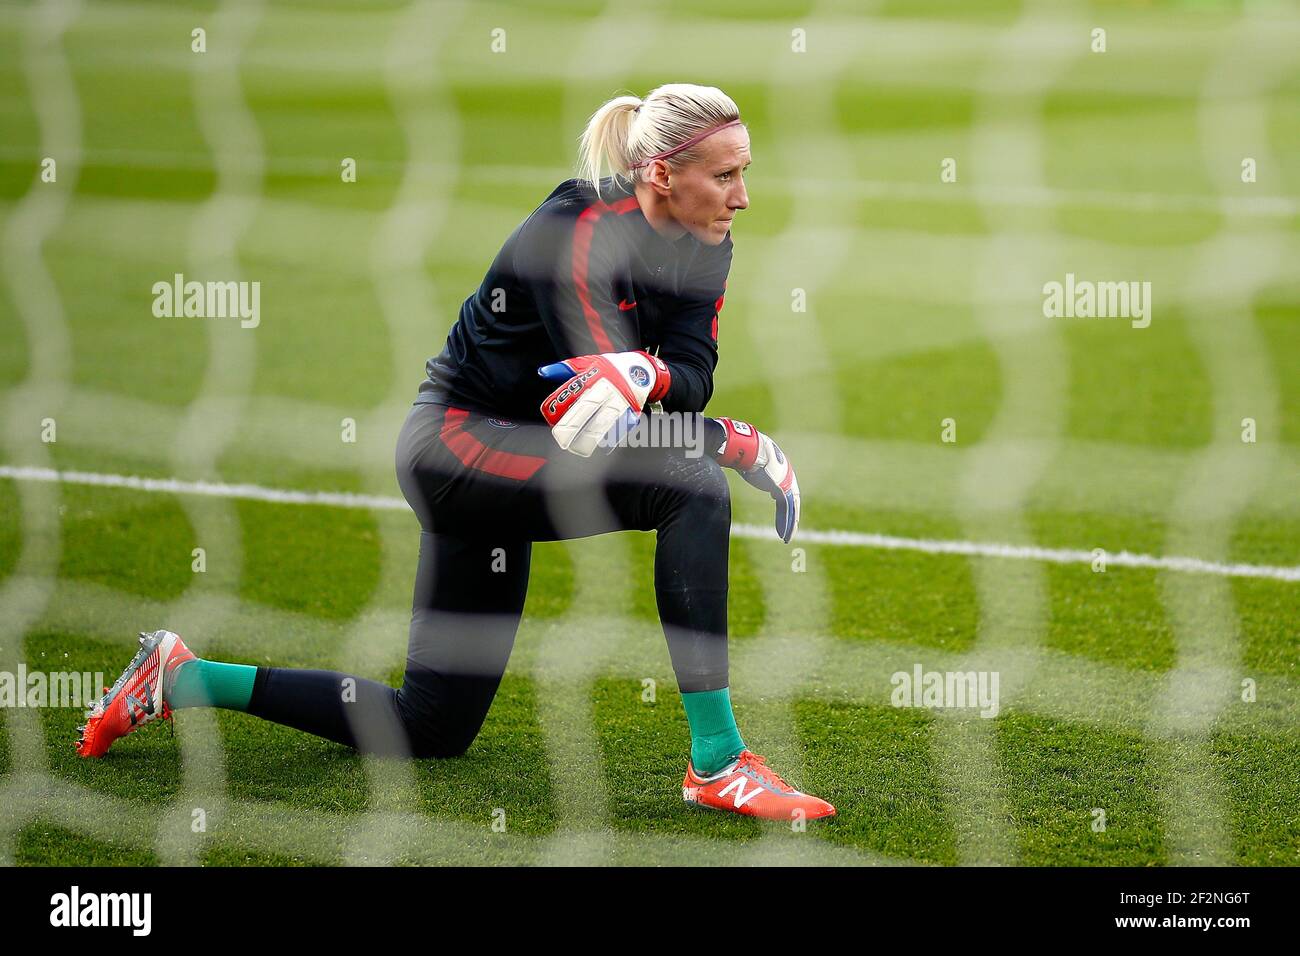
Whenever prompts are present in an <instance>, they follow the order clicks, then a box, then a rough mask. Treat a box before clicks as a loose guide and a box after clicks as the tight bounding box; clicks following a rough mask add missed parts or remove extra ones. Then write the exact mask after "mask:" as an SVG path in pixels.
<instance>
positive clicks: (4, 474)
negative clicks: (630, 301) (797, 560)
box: [0, 465, 1300, 581]
mask: <svg viewBox="0 0 1300 956" xmlns="http://www.w3.org/2000/svg"><path fill="white" fill-rule="evenodd" d="M3 478H9V479H12V480H13V481H42V482H58V483H61V484H68V485H96V486H99V487H103V488H130V489H132V490H134V491H146V492H159V493H162V494H175V495H207V496H209V497H213V498H237V499H240V500H244V501H269V502H273V503H275V504H285V505H326V506H329V507H334V508H361V509H365V510H374V511H409V510H410V506H409V505H408V504H407V503H406V501H405V500H404V499H402V498H396V497H389V496H386V495H360V494H354V493H352V492H350V491H293V490H290V489H287V488H267V487H264V486H262V485H251V484H227V483H225V482H218V481H181V480H180V479H177V478H139V477H136V476H134V475H105V474H100V473H98V472H91V471H58V470H56V469H54V468H33V467H26V466H15V465H0V479H3ZM731 532H732V534H734V535H736V536H737V537H740V538H755V539H758V540H763V541H769V540H773V537H774V532H773V531H772V529H771V528H769V527H767V526H759V525H752V524H733V525H732V526H731ZM798 541H799V543H800V544H828V545H835V546H839V547H852V548H879V549H883V550H886V551H920V552H923V553H925V554H959V555H964V556H966V557H976V558H1005V559H1008V560H1013V561H1047V562H1050V563H1052V564H1088V565H1091V564H1092V563H1093V561H1094V560H1096V555H1095V554H1094V553H1093V552H1092V551H1085V550H1082V549H1078V548H1041V547H1037V546H1035V545H1023V544H999V543H997V542H984V541H945V540H942V539H937V538H900V537H897V536H895V535H888V534H872V533H870V532H864V531H813V530H810V529H801V530H800V531H799V533H798ZM1105 562H1106V566H1107V567H1112V566H1113V567H1121V568H1156V569H1158V570H1161V571H1181V572H1184V573H1186V574H1213V575H1218V576H1219V577H1225V578H1270V579H1272V580H1275V581H1300V566H1296V567H1287V566H1278V565H1270V564H1243V563H1237V564H1227V563H1224V562H1220V561H1205V560H1202V559H1201V558H1186V557H1179V556H1177V555H1171V556H1168V557H1160V556H1158V555H1154V554H1134V553H1133V552H1131V551H1114V552H1110V551H1107V552H1106V553H1105Z"/></svg>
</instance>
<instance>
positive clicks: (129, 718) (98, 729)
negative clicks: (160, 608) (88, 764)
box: [77, 631, 197, 757]
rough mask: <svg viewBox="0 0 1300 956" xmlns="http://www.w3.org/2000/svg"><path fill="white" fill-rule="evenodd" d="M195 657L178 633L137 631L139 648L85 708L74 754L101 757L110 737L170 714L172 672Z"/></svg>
mask: <svg viewBox="0 0 1300 956" xmlns="http://www.w3.org/2000/svg"><path fill="white" fill-rule="evenodd" d="M192 660H197V658H196V657H195V656H194V653H193V652H192V651H191V650H190V649H189V648H188V647H186V646H185V642H184V641H182V640H181V638H180V635H179V634H173V633H172V632H171V631H154V632H153V633H152V634H146V633H145V632H143V631H141V632H140V650H139V651H138V652H137V653H136V655H135V659H134V660H133V661H131V663H130V664H128V665H127V666H126V670H124V671H123V672H122V676H121V677H119V678H118V679H117V683H115V684H114V685H113V686H112V687H110V688H108V689H107V690H106V692H105V694H104V696H103V697H101V698H100V699H99V700H97V701H95V704H94V706H93V707H91V709H90V710H88V711H87V712H86V718H87V720H86V723H85V726H83V727H78V728H77V729H78V730H79V731H81V739H79V740H78V741H77V755H78V756H81V757H102V756H104V754H106V753H108V748H109V747H111V746H112V745H113V741H115V740H117V738H119V737H124V736H126V735H127V734H129V733H131V732H132V731H134V730H135V729H136V728H138V727H142V726H144V725H145V724H147V723H149V721H151V720H154V719H155V718H157V717H161V718H162V719H163V720H166V719H167V718H168V717H170V716H171V715H172V710H171V707H169V706H168V704H167V701H166V699H165V694H164V684H165V685H166V686H170V685H171V682H172V673H173V672H174V671H175V670H176V668H178V667H180V666H181V665H182V664H184V663H185V662H186V661H192Z"/></svg>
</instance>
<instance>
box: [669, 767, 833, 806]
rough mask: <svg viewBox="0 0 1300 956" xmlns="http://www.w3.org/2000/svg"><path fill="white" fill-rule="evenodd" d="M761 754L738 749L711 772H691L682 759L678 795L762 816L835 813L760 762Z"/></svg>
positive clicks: (688, 801) (685, 798)
mask: <svg viewBox="0 0 1300 956" xmlns="http://www.w3.org/2000/svg"><path fill="white" fill-rule="evenodd" d="M764 759H765V758H763V757H760V756H759V755H758V754H756V753H754V752H753V751H750V750H742V751H741V752H740V756H739V757H737V758H736V759H735V761H734V762H733V763H732V764H730V765H729V766H727V767H724V768H723V769H722V770H719V771H718V772H717V773H715V774H712V775H711V776H707V777H705V776H701V775H699V774H697V773H696V772H695V768H694V767H693V766H692V765H691V763H690V761H687V762H686V779H685V780H684V781H682V799H683V800H685V801H686V802H687V803H689V804H693V805H694V806H697V807H708V808H709V809H711V810H727V811H730V812H731V813H741V814H744V815H745V816H750V817H762V818H763V819H765V820H793V819H795V818H796V817H797V815H798V812H799V811H800V810H802V811H803V814H804V815H803V819H805V820H816V819H819V818H821V817H833V816H835V808H834V807H833V806H831V805H830V804H829V803H827V802H826V801H825V800H823V799H821V798H820V797H812V796H809V795H808V794H806V793H800V792H799V791H798V790H796V789H795V788H794V787H792V786H790V785H789V784H788V783H786V782H785V781H784V780H782V779H781V778H780V777H779V776H777V773H776V771H774V770H773V769H772V768H771V767H769V766H768V765H767V764H766V763H765V762H764Z"/></svg>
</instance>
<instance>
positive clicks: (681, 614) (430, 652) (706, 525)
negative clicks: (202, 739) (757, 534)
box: [249, 404, 731, 757]
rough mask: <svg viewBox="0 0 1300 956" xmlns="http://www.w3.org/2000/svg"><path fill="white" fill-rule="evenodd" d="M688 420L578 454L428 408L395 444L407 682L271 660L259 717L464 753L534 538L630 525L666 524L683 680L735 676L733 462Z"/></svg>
mask: <svg viewBox="0 0 1300 956" xmlns="http://www.w3.org/2000/svg"><path fill="white" fill-rule="evenodd" d="M658 421H661V422H662V421H664V419H658ZM678 423H680V424H681V425H682V427H681V428H679V429H676V430H669V429H653V428H651V427H649V426H652V425H653V424H655V423H654V422H652V421H649V420H648V417H647V418H646V419H643V427H642V429H641V431H640V432H639V433H638V434H639V435H641V436H649V435H655V436H657V437H658V438H659V439H661V441H659V442H658V444H657V446H653V447H652V446H650V443H649V442H648V440H647V439H645V438H643V440H642V441H641V442H639V443H638V442H637V439H636V438H635V437H634V438H633V439H632V440H631V443H632V444H635V445H637V446H636V447H621V448H617V449H615V450H614V451H613V452H612V453H606V452H605V450H603V449H599V448H598V449H597V450H596V453H595V454H594V455H593V456H592V457H591V458H580V457H578V456H576V455H574V454H571V453H570V452H567V451H564V450H562V449H561V448H560V447H559V446H558V445H557V444H556V443H555V440H554V438H553V437H552V436H551V433H550V430H549V428H547V427H546V426H545V425H544V424H540V423H531V422H514V421H504V420H502V419H497V418H492V417H489V416H486V415H482V414H478V413H475V412H471V411H467V410H465V409H460V408H454V407H450V406H447V405H438V404H424V405H416V406H415V407H414V408H413V409H412V410H411V412H410V414H409V415H408V416H407V419H406V422H405V424H404V425H403V427H402V431H401V434H400V435H399V437H398V441H397V454H396V465H397V478H398V483H399V485H400V486H401V489H402V492H403V494H404V495H405V496H406V499H407V501H408V502H409V503H410V505H411V508H412V510H413V511H414V512H415V514H416V516H417V517H418V518H419V521H420V525H421V527H422V530H421V532H420V558H419V565H418V567H417V569H416V575H415V595H414V599H413V602H412V612H411V629H410V642H409V647H408V651H407V659H406V673H405V676H404V679H403V681H402V686H401V687H400V688H398V689H396V690H394V689H393V688H392V687H389V686H387V685H386V684H380V683H377V682H375V681H370V680H366V679H365V678H359V677H353V676H350V675H346V674H340V673H337V672H333V671H311V670H295V669H287V668H275V667H265V668H258V675H257V681H256V684H255V686H254V690H253V696H252V700H251V702H250V705H249V712H250V713H253V714H256V715H257V716H259V717H263V718H266V719H268V720H273V721H276V722H277V723H281V724H286V725H288V726H291V727H296V728H298V729H300V730H304V731H307V732H309V733H313V734H317V735H319V736H322V737H326V738H328V739H330V740H335V741H338V742H340V743H343V744H347V745H348V746H352V747H355V748H357V749H358V750H359V751H362V752H365V753H373V754H381V755H396V756H414V757H451V756H458V755H460V754H462V753H464V752H465V750H466V749H467V748H468V747H469V745H470V744H471V743H472V742H473V740H474V738H475V737H476V736H477V735H478V732H479V729H480V728H481V727H482V725H483V720H484V718H485V717H486V716H487V712H488V708H489V707H490V706H491V703H492V699H493V697H494V696H495V694H496V691H497V688H498V686H499V685H500V683H501V677H502V674H503V673H504V672H505V668H506V663H507V661H508V660H509V657H510V651H511V649H512V648H513V646H514V640H515V634H516V632H517V630H518V627H519V620H520V616H521V615H522V613H523V607H524V599H525V597H526V595H527V591H528V573H529V567H530V562H531V556H532V542H534V541H556V540H564V539H571V538H581V537H587V536H590V535H595V534H603V533H606V532H610V531H623V530H640V531H654V532H656V535H657V540H656V547H655V566H654V584H655V595H656V601H657V603H658V608H659V615H660V619H661V621H662V623H663V627H664V634H665V637H666V638H667V641H668V649H669V654H670V657H671V660H672V664H673V670H674V673H675V674H676V676H677V681H678V685H679V687H680V688H681V690H682V691H683V692H692V691H702V690H715V689H718V688H721V687H725V686H727V572H728V569H727V549H728V540H729V535H730V529H731V500H730V497H729V494H728V488H727V481H726V478H725V476H724V475H723V473H722V468H721V466H719V465H718V463H717V462H716V461H714V460H713V458H712V457H710V456H709V455H708V454H707V452H704V451H703V448H702V444H697V443H696V442H695V441H694V440H693V438H692V436H695V437H696V438H698V439H699V441H700V442H701V443H702V439H703V436H704V434H705V433H706V431H705V425H704V420H703V419H702V418H700V417H699V416H689V417H687V420H685V421H682V420H681V419H678ZM710 424H712V423H710ZM662 439H667V441H664V440H662ZM683 439H684V440H683ZM670 442H671V444H670ZM666 446H667V447H666ZM619 584H620V585H621V584H622V582H619ZM593 638H594V639H599V635H593Z"/></svg>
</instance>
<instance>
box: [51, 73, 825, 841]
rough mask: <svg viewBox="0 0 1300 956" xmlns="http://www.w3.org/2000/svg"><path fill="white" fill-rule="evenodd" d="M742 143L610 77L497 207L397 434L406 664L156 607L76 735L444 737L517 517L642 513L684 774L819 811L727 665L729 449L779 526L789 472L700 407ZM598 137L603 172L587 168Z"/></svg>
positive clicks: (737, 205) (405, 750) (511, 608)
mask: <svg viewBox="0 0 1300 956" xmlns="http://www.w3.org/2000/svg"><path fill="white" fill-rule="evenodd" d="M749 161H750V155H749V136H748V133H747V132H746V129H745V127H744V125H743V124H742V123H741V121H740V112H739V110H738V109H737V107H736V104H735V103H734V102H733V101H732V100H731V98H730V97H728V96H727V95H726V94H724V93H723V92H722V91H721V90H718V89H715V88H713V87H706V86H694V85H689V84H669V85H665V86H661V87H659V88H658V89H656V90H654V91H653V92H652V93H650V94H649V96H647V97H646V98H645V99H644V100H642V99H639V98H637V97H634V96H620V97H617V98H615V99H612V100H610V101H609V102H607V103H605V104H604V105H603V106H601V107H600V109H598V110H597V111H596V112H595V114H594V115H593V116H592V117H591V120H590V122H589V123H588V125H587V129H586V131H585V133H584V134H583V137H582V147H581V171H582V173H583V176H582V178H580V179H570V180H568V181H566V182H564V183H561V184H560V185H559V186H558V187H556V188H555V190H554V191H552V193H551V194H550V196H548V197H547V198H546V200H545V202H543V203H542V204H541V205H540V206H538V207H537V209H536V210H534V211H533V213H532V215H530V216H529V217H528V218H527V219H526V220H525V221H524V222H523V223H522V224H521V225H520V226H519V227H518V228H516V229H515V231H514V232H513V233H512V234H511V235H510V237H509V238H508V239H507V240H506V242H505V245H504V246H502V247H501V251H500V252H499V253H498V254H497V256H496V259H495V260H494V261H493V263H492V266H491V268H489V269H488V272H487V275H486V277H485V278H484V279H483V283H482V285H481V286H480V287H479V289H478V290H477V291H476V292H475V293H474V294H473V295H471V296H470V297H469V298H468V299H466V300H465V303H464V305H463V306H462V307H461V311H460V318H459V320H458V321H457V322H456V323H455V324H454V325H453V326H452V329H451V332H450V334H449V335H448V336H447V343H446V347H445V348H444V349H443V351H442V353H441V354H440V355H438V356H436V357H435V358H432V359H430V360H429V362H428V364H427V378H426V380H425V381H424V382H422V383H421V385H420V390H419V396H418V397H417V399H416V401H415V403H414V407H413V409H412V410H411V413H410V415H409V416H408V417H407V419H406V423H405V425H404V426H403V427H402V430H401V434H400V437H399V438H398V441H397V477H398V482H399V484H400V485H401V488H402V491H403V493H404V494H405V495H406V499H407V501H409V502H410V505H411V508H412V509H413V510H414V511H415V514H416V515H417V516H418V517H419V519H420V523H421V525H422V528H423V530H422V532H421V535H420V558H419V567H418V569H417V571H416V584H415V599H414V606H413V613H412V619H411V630H410V646H409V650H408V652H407V660H406V674H405V678H404V680H403V682H402V686H401V687H400V688H399V689H397V690H394V689H393V688H391V687H389V686H387V685H384V684H379V683H376V682H374V681H370V680H366V679H364V678H359V677H352V676H349V675H346V674H340V673H335V672H332V671H312V670H293V669H287V668H279V667H250V666H245V665H240V664H224V663H218V662H215V661H207V660H202V659H199V658H197V657H195V655H194V654H193V653H192V652H190V651H189V649H188V648H186V646H185V644H184V643H183V642H182V641H181V639H180V637H179V636H177V635H176V634H173V633H171V632H170V631H155V632H153V633H152V634H142V635H141V649H140V651H139V653H138V654H137V656H136V658H135V660H134V661H133V662H132V663H131V665H130V666H129V667H128V668H127V670H126V671H125V673H123V675H122V676H121V678H119V679H118V681H117V683H116V684H115V685H114V686H113V687H112V688H111V689H110V690H109V691H108V693H107V694H106V695H105V697H104V698H103V699H102V700H101V701H99V702H98V703H97V704H96V705H95V707H94V709H93V710H92V711H91V713H90V715H89V719H88V721H87V723H86V726H85V727H84V728H82V736H81V739H80V740H79V741H78V744H77V750H78V753H80V754H82V755H83V756H87V757H98V756H102V755H103V754H104V753H106V752H107V750H108V748H109V746H110V745H111V744H112V743H113V741H114V740H116V739H117V738H118V737H120V736H122V735H123V734H126V733H130V732H131V731H132V730H134V729H135V728H136V727H138V726H140V725H141V724H144V723H147V722H149V721H150V720H152V719H154V718H155V717H158V716H161V717H163V718H166V717H168V716H169V715H170V713H171V711H172V710H174V709H177V708H181V707H195V706H215V707H227V708H233V709H237V710H243V711H246V712H248V713H250V714H256V715H257V716H259V717H263V718H265V719H267V720H273V721H276V722H277V723H281V724H286V725H288V726H290V727H296V728H298V729H300V730H305V731H307V732H309V733H312V734H317V735H319V736H321V737H326V738H328V739H330V740H335V741H338V742H340V743H343V744H346V745H348V746H351V747H354V748H356V749H357V750H359V751H361V752H364V753H372V754H381V755H404V756H412V757H455V756H458V755H460V754H463V753H464V752H465V751H466V749H467V748H468V747H469V746H470V744H471V742H472V741H473V740H474V738H475V736H476V735H477V734H478V731H479V728H480V727H481V726H482V724H483V720H484V717H485V716H486V715H487V711H488V708H489V706H490V705H491V703H492V698H493V696H494V695H495V694H496V690H497V687H498V685H499V684H500V681H501V676H502V674H503V673H504V671H505V667H506V661H507V660H508V658H509V656H510V650H511V647H512V645H513V643H514V638H515V632H516V630H517V628H518V625H519V620H520V616H521V614H522V613H523V607H524V598H525V595H526V592H527V588H528V572H529V562H530V558H531V549H532V542H534V541H555V540H561V539H569V538H580V537H585V536H587V535H594V534H603V533H606V532H610V531H622V530H629V529H636V530H641V531H652V530H653V531H655V532H656V533H657V543H656V548H655V563H654V583H655V595H656V600H657V603H658V608H659V615H660V619H661V621H662V623H663V629H664V633H665V635H666V637H667V641H668V650H669V656H670V658H671V660H672V666H673V670H674V672H675V674H676V677H677V682H678V685H679V687H680V689H681V692H682V701H683V703H684V704H685V707H686V716H687V718H688V721H689V724H690V730H691V750H690V757H689V760H688V761H687V765H686V778H685V781H684V783H683V785H682V795H683V797H684V798H685V799H686V801H687V802H688V803H691V804H695V805H698V806H704V807H711V808H714V809H720V810H728V811H732V812H735V813H742V814H747V815H753V816H759V817H767V818H773V819H785V820H788V819H791V818H792V817H793V816H797V815H799V814H800V813H802V814H803V816H804V817H805V818H807V819H812V818H817V817H824V816H830V815H832V814H834V813H835V809H834V807H832V806H831V805H830V804H829V803H827V802H826V801H824V800H821V799H818V798H817V797H813V796H809V795H807V794H803V793H800V792H799V791H797V790H795V789H794V788H793V787H791V786H789V785H788V784H787V783H785V782H784V781H783V780H782V779H781V778H780V777H779V776H778V775H777V774H776V773H775V772H774V771H772V770H771V769H770V768H769V767H768V766H767V765H766V764H765V763H764V760H763V758H762V757H760V756H758V755H757V754H755V753H753V752H752V751H750V750H748V749H747V748H746V747H745V744H744V742H743V741H742V739H741V736H740V733H739V731H738V730H737V728H736V721H735V717H734V716H733V714H732V709H731V699H730V695H729V691H728V677H727V556H728V555H727V549H728V538H729V535H730V529H731V502H730V498H729V494H728V485H727V481H726V478H725V476H724V475H723V472H722V469H723V468H733V469H736V470H737V471H739V472H740V473H741V474H742V475H743V476H744V478H745V479H746V481H748V482H749V483H750V484H752V485H754V486H756V487H758V488H760V489H762V490H763V491H766V492H767V493H769V494H771V495H772V497H773V498H774V499H775V501H776V532H777V535H778V536H779V537H780V538H781V539H782V540H783V541H786V542H789V540H790V538H791V537H792V536H793V535H794V533H795V529H796V527H797V526H798V523H799V486H798V484H797V483H796V482H795V477H794V471H793V469H792V468H791V466H790V463H789V461H787V460H786V458H785V456H784V455H783V454H782V453H781V450H780V449H779V448H778V447H777V446H776V444H775V443H774V442H773V441H772V440H771V439H770V438H768V437H767V436H766V435H764V434H763V433H762V432H760V431H758V430H757V429H756V428H754V427H753V426H752V425H749V424H746V423H745V422H741V421H737V420H734V419H730V418H717V419H712V418H705V417H704V416H703V415H702V414H700V413H701V412H702V411H703V410H704V407H705V406H706V405H707V404H708V401H709V398H710V396H711V395H712V393H713V372H714V369H715V367H716V366H717V362H718V313H719V311H720V310H721V308H722V300H723V291H724V289H725V287H726V283H727V273H728V271H729V269H730V267H731V251H732V242H731V223H732V220H733V219H734V218H735V215H736V213H737V212H738V211H739V210H741V209H745V208H746V207H748V205H749V197H748V195H747V194H746V192H745V182H744V170H745V168H746V167H747V166H748V165H749ZM606 163H608V165H609V166H610V167H611V169H612V172H613V173H614V174H615V175H612V176H609V177H602V176H601V172H602V169H603V167H604V166H605V164H606ZM663 425H668V426H670V427H667V428H665V427H652V426H663ZM665 436H668V437H667V438H665ZM622 585H623V582H621V581H613V580H611V581H610V587H612V588H617V587H621V586H622Z"/></svg>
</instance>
